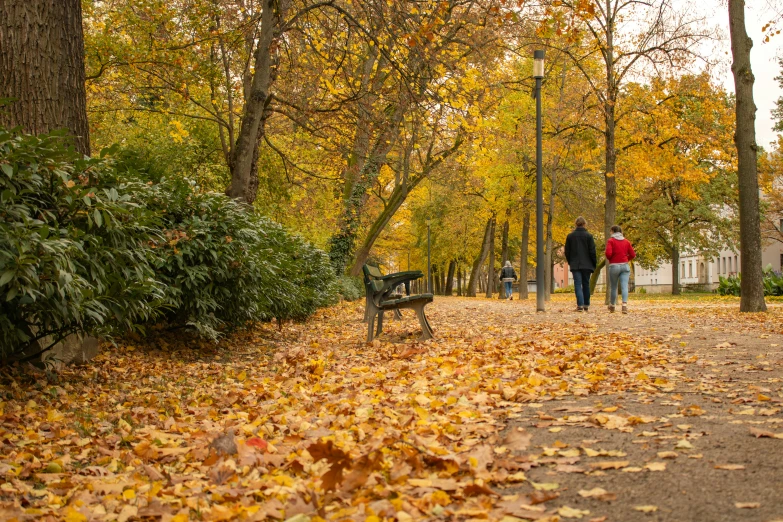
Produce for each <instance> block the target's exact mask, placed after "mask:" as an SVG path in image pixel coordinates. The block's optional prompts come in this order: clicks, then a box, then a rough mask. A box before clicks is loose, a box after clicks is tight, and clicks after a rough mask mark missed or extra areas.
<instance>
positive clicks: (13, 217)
mask: <svg viewBox="0 0 783 522" xmlns="http://www.w3.org/2000/svg"><path fill="white" fill-rule="evenodd" d="M65 143H66V142H65V139H64V137H63V136H62V135H60V134H57V133H54V134H52V135H44V136H40V137H37V136H30V135H24V134H20V133H18V132H13V131H11V132H9V131H6V130H5V129H2V128H0V332H1V333H0V354H2V356H3V358H7V357H9V356H16V355H19V354H20V353H25V354H27V355H32V354H34V353H36V352H38V351H40V350H41V349H46V348H47V347H48V346H50V345H52V344H54V343H56V342H57V341H59V340H60V339H62V338H64V337H66V336H67V335H69V334H71V333H76V332H91V333H96V334H99V335H100V334H102V335H110V334H112V333H116V332H118V331H126V330H134V329H139V328H140V327H141V325H142V324H143V323H146V322H149V321H151V320H153V319H155V318H156V317H157V315H158V311H159V309H160V306H161V304H162V299H163V285H162V283H161V282H160V281H159V280H158V279H157V278H156V277H155V272H154V270H153V268H152V266H151V264H150V261H151V260H152V258H153V257H154V252H153V249H152V248H151V245H152V244H153V243H154V241H155V240H156V238H157V232H156V231H157V228H158V227H157V224H158V221H157V219H156V217H155V216H154V215H153V214H152V213H150V212H149V211H148V210H147V209H145V208H144V207H142V206H140V205H139V204H138V202H137V200H136V195H138V194H139V193H143V192H145V191H146V190H147V187H146V186H145V185H143V184H141V183H138V182H118V181H117V179H116V176H114V173H113V171H112V169H111V167H110V165H109V163H108V162H107V161H106V160H105V159H102V158H97V159H84V158H83V157H81V155H79V154H78V153H77V152H75V151H74V150H73V149H71V148H69V147H67V146H66V145H65Z"/></svg>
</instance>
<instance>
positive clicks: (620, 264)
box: [606, 225, 636, 314]
mask: <svg viewBox="0 0 783 522" xmlns="http://www.w3.org/2000/svg"><path fill="white" fill-rule="evenodd" d="M635 257H636V252H634V251H633V246H631V242H630V241H628V240H627V239H625V237H623V229H622V228H620V226H619V225H613V226H612V236H611V237H610V238H609V241H607V242H606V262H607V263H608V264H609V311H610V312H614V307H615V305H616V304H617V285H618V284H619V285H620V291H621V292H622V295H623V313H624V314H627V313H628V278H629V277H630V276H631V267H630V264H629V263H630V261H631V260H632V259H633V258H635Z"/></svg>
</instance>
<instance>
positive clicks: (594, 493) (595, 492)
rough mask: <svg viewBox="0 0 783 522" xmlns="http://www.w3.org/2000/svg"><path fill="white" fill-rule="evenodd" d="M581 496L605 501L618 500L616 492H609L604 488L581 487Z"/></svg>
mask: <svg viewBox="0 0 783 522" xmlns="http://www.w3.org/2000/svg"><path fill="white" fill-rule="evenodd" d="M579 496H581V497H584V498H595V499H598V500H603V501H604V502H611V501H613V500H617V495H616V494H615V493H609V492H608V491H606V490H605V489H603V488H593V489H587V490H585V489H580V490H579Z"/></svg>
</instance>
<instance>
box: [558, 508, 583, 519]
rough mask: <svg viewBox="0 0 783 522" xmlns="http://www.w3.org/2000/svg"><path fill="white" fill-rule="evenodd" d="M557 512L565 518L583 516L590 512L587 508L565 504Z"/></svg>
mask: <svg viewBox="0 0 783 522" xmlns="http://www.w3.org/2000/svg"><path fill="white" fill-rule="evenodd" d="M557 514H558V515H560V516H561V517H563V518H582V517H584V516H586V515H589V514H590V511H589V510H587V509H576V508H572V507H568V506H563V507H561V508H559V509H558V510H557Z"/></svg>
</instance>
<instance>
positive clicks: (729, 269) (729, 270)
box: [726, 256, 731, 274]
mask: <svg viewBox="0 0 783 522" xmlns="http://www.w3.org/2000/svg"><path fill="white" fill-rule="evenodd" d="M728 259H729V268H728V272H726V273H727V274H728V273H729V272H731V256H729V257H728Z"/></svg>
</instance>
